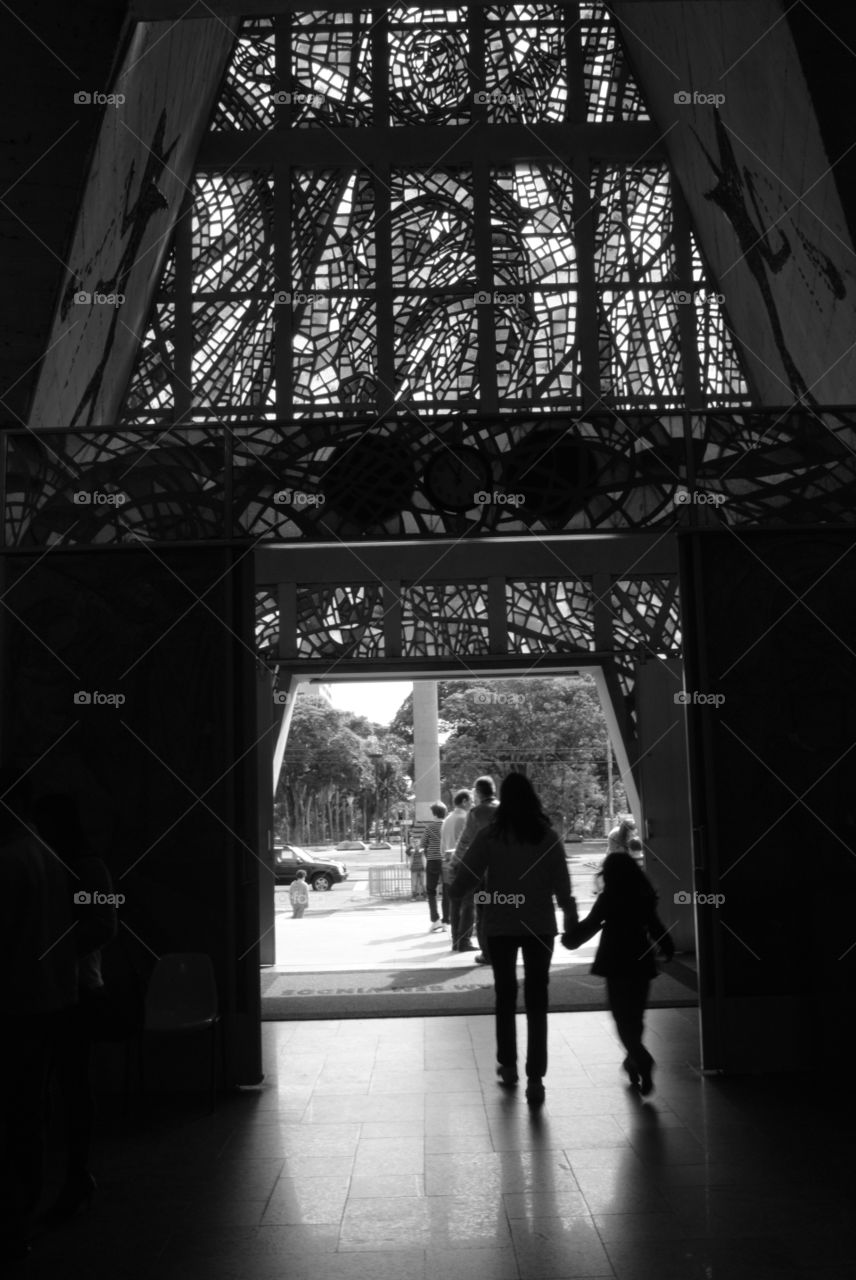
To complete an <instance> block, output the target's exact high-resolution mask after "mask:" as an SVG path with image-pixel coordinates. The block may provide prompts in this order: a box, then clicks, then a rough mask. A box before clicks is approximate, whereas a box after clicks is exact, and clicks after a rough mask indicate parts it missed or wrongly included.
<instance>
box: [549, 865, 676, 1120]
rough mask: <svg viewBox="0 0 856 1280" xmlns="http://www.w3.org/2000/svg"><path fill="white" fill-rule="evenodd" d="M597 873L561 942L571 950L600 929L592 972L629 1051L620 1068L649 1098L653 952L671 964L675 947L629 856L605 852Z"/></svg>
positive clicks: (648, 884)
mask: <svg viewBox="0 0 856 1280" xmlns="http://www.w3.org/2000/svg"><path fill="white" fill-rule="evenodd" d="M601 875H602V877H603V890H602V892H601V893H600V894H599V895H598V897H597V900H596V902H595V904H594V906H593V907H592V909H591V911H590V912H589V914H588V915H587V916H586V918H585V920H581V921H580V923H579V924H578V925H577V926H576V928H574V929H571V930H569V931H566V932H565V933H564V934H563V935H562V944H563V946H565V947H568V948H569V950H574V949H575V948H577V947H580V946H582V944H583V943H584V942H588V940H589V938H593V937H594V935H595V934H596V933H598V932H599V930H601V929H602V930H603V936H602V937H601V940H600V945H599V946H598V949H597V954H596V956H595V959H594V964H593V965H592V967H591V971H592V973H598V974H601V975H602V976H603V977H604V978H606V995H607V999H608V1000H609V1007H610V1010H611V1012H612V1016H613V1018H614V1019H615V1027H616V1030H617V1031H618V1035H619V1038H620V1040H621V1043H622V1044H623V1045H624V1048H625V1049H626V1050H627V1056H626V1057H625V1059H624V1062H623V1064H622V1065H623V1067H624V1070H625V1071H626V1073H627V1076H628V1078H629V1080H630V1083H631V1085H632V1086H633V1088H634V1089H638V1090H639V1092H640V1093H641V1094H642V1095H643V1096H647V1095H648V1094H649V1093H650V1092H651V1091H652V1089H653V1088H654V1085H653V1081H652V1073H653V1070H654V1059H653V1058H652V1057H651V1054H650V1053H649V1052H648V1050H647V1049H646V1048H645V1046H644V1044H643V1043H642V1034H643V1031H644V1020H645V1006H646V1004H647V1003H648V991H649V988H650V986H651V979H652V978H656V976H657V961H656V958H655V952H656V951H659V952H660V954H661V955H662V956H663V958H664V959H666V960H671V958H672V956H673V955H674V954H675V947H674V943H673V942H672V939H671V938H670V937H669V934H668V932H667V931H666V928H665V926H664V924H663V922H662V920H661V919H660V917H659V916H658V915H657V894H656V892H655V891H654V886H653V885H652V884H651V882H650V880H649V879H648V877H647V876H646V875H645V873H644V871H642V870H641V869H640V868H639V867H638V866H637V864H636V862H635V860H634V858H633V857H632V856H628V854H626V853H609V854H607V856H606V858H605V859H604V862H603V866H602V867H601Z"/></svg>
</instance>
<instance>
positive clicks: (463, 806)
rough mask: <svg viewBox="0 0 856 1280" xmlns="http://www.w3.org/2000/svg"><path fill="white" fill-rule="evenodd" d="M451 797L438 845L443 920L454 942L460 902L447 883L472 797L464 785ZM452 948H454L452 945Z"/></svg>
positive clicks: (449, 882) (453, 870)
mask: <svg viewBox="0 0 856 1280" xmlns="http://www.w3.org/2000/svg"><path fill="white" fill-rule="evenodd" d="M453 799H454V808H453V809H452V812H451V813H450V814H448V815H447V816H446V817H445V818H444V819H443V826H442V829H441V831H440V846H441V848H442V850H443V920H444V922H445V923H446V924H448V925H449V926H450V927H451V930H452V942H453V943H454V941H455V931H456V927H457V915H458V912H459V909H460V903H459V902H457V901H454V902H453V901H452V899H451V898H450V897H449V885H450V884H451V883H452V881H453V880H454V878H455V869H454V865H453V859H454V856H455V848H456V847H457V843H458V841H459V840H460V838H461V833H462V832H463V830H464V827H465V826H466V825H467V814H468V813H469V811H470V805H471V804H472V802H473V798H472V795H471V794H470V792H469V791H468V790H467V789H466V787H462V788H461V790H460V791H456V792H455V795H454V797H453ZM452 950H453V951H454V950H455V947H454V945H453V947H452Z"/></svg>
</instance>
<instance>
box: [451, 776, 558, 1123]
mask: <svg viewBox="0 0 856 1280" xmlns="http://www.w3.org/2000/svg"><path fill="white" fill-rule="evenodd" d="M459 847H460V846H459ZM479 884H482V885H483V888H481V889H478V890H470V888H469V886H470V885H474V886H478V885H479ZM469 892H475V896H476V898H477V899H479V905H480V907H481V908H482V911H483V918H484V932H485V937H486V939H487V942H488V945H489V948H490V962H491V967H492V969H493V983H494V990H495V992H496V1060H497V1074H498V1076H499V1082H500V1084H501V1085H503V1086H505V1087H507V1088H513V1087H514V1086H515V1085H516V1084H517V1082H518V1071H517V1025H516V1015H517V987H518V984H517V953H518V951H522V953H523V973H524V978H523V997H524V1003H525V1007H526V1079H527V1086H526V1100H527V1102H528V1103H529V1104H530V1106H540V1104H541V1103H542V1102H543V1101H544V1096H545V1094H544V1077H545V1076H546V1074H547V1009H548V1003H549V993H548V988H549V982H550V964H551V961H552V958H553V948H554V946H555V942H556V934H557V932H558V929H557V927H556V909H555V906H554V900H555V902H556V903H558V905H559V906H560V907H561V909H562V913H563V921H564V923H563V932H564V933H565V934H568V933H569V931H570V930H571V929H573V928H574V927H575V926H576V924H577V906H576V902H575V901H574V898H573V896H572V893H571V878H570V875H569V874H568V864H567V860H566V858H565V847H564V845H563V843H562V841H561V839H560V837H559V836H558V835H557V833H556V832H555V831H554V830H553V828H552V827H551V826H550V822H549V819H548V818H547V815H546V814H545V813H544V810H543V809H542V807H541V802H540V800H539V799H538V796H537V795H536V793H535V789H534V787H533V786H532V783H531V782H530V781H529V779H528V778H527V777H525V776H524V775H523V774H522V773H510V774H508V776H507V777H506V778H504V779H503V781H502V786H501V788H500V792H499V807H498V808H497V809H495V811H494V816H493V818H492V820H491V822H490V823H489V825H488V826H486V827H484V828H483V829H482V830H481V831H479V832H477V833H476V835H475V837H474V839H473V841H472V843H471V844H470V846H469V848H468V849H467V850H466V852H465V853H464V855H463V857H462V859H461V861H460V865H459V867H458V871H457V873H456V876H455V880H454V883H453V884H452V886H451V890H450V893H451V896H452V899H453V901H454V899H455V898H456V897H457V898H462V897H463V896H464V895H465V894H467V893H469Z"/></svg>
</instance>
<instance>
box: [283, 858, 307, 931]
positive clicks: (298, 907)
mask: <svg viewBox="0 0 856 1280" xmlns="http://www.w3.org/2000/svg"><path fill="white" fill-rule="evenodd" d="M288 896H289V898H291V914H292V916H293V918H294V919H295V920H302V919H303V913H304V911H305V910H306V908H307V907H308V906H309V885H308V884H307V883H306V872H305V871H304V870H303V868H302V867H301V869H300V870H299V871H298V872H296V874H295V879H294V880H293V881H292V883H291V887H290V889H289V890H288Z"/></svg>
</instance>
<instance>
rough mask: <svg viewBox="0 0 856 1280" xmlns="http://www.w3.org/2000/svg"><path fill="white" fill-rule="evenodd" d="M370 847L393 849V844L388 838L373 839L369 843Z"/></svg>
mask: <svg viewBox="0 0 856 1280" xmlns="http://www.w3.org/2000/svg"><path fill="white" fill-rule="evenodd" d="M369 848H370V849H391V848H392V845H391V844H390V843H389V841H388V840H372V842H371V844H370V845H369Z"/></svg>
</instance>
